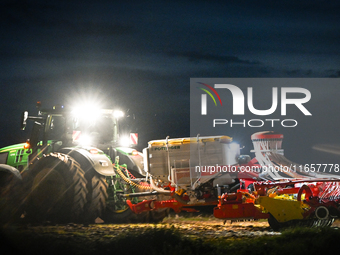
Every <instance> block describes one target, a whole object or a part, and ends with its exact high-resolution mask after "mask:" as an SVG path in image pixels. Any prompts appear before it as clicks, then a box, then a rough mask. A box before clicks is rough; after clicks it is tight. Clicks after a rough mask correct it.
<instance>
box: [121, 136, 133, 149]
mask: <svg viewBox="0 0 340 255" xmlns="http://www.w3.org/2000/svg"><path fill="white" fill-rule="evenodd" d="M119 144H120V146H123V147H129V146H130V138H129V137H128V136H122V137H121V138H120V139H119Z"/></svg>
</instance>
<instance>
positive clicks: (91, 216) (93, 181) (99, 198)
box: [82, 169, 108, 223]
mask: <svg viewBox="0 0 340 255" xmlns="http://www.w3.org/2000/svg"><path fill="white" fill-rule="evenodd" d="M85 178H86V180H87V185H86V187H87V191H88V193H87V203H86V205H85V210H84V215H83V217H82V218H83V220H84V221H85V222H89V223H93V222H94V221H95V219H96V218H97V217H101V216H102V215H103V213H104V211H105V209H106V200H107V198H108V195H107V187H108V183H107V182H106V179H105V176H102V175H99V174H98V173H97V172H96V171H95V170H94V169H90V170H89V171H87V172H86V174H85Z"/></svg>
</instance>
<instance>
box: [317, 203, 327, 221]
mask: <svg viewBox="0 0 340 255" xmlns="http://www.w3.org/2000/svg"><path fill="white" fill-rule="evenodd" d="M315 216H316V217H317V218H318V219H319V220H326V219H328V218H329V210H328V209H327V207H325V206H319V207H318V208H316V209H315Z"/></svg>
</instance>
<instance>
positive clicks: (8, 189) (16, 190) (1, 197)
mask: <svg viewBox="0 0 340 255" xmlns="http://www.w3.org/2000/svg"><path fill="white" fill-rule="evenodd" d="M21 186H22V182H21V180H20V179H18V178H17V177H16V176H15V175H14V174H11V173H8V172H2V171H1V172H0V228H2V227H7V226H9V225H11V224H15V223H17V222H18V221H19V220H20V216H21V214H22V213H23V208H22V205H21V202H22V199H23V197H22V196H21V194H22V192H21V191H22V190H21V188H22V187H21Z"/></svg>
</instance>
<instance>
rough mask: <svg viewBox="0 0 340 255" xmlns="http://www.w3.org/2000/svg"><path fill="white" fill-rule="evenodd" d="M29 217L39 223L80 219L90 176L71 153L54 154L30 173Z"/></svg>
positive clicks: (42, 160)
mask: <svg viewBox="0 0 340 255" xmlns="http://www.w3.org/2000/svg"><path fill="white" fill-rule="evenodd" d="M25 179H26V180H25V181H26V183H27V193H28V199H27V203H26V217H27V218H28V220H31V221H32V220H33V221H35V222H45V221H50V222H53V223H68V222H79V221H80V219H81V215H82V214H83V213H84V206H85V204H86V194H87V189H86V183H87V182H86V179H85V177H84V171H83V170H82V169H81V167H80V165H79V164H78V163H77V162H76V161H75V160H74V159H73V158H71V157H70V156H68V155H66V154H62V153H50V154H49V155H47V156H44V157H42V158H41V159H39V160H38V161H37V162H36V163H35V164H34V165H33V166H32V167H31V168H30V169H29V170H28V172H27V174H26V178H25Z"/></svg>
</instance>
